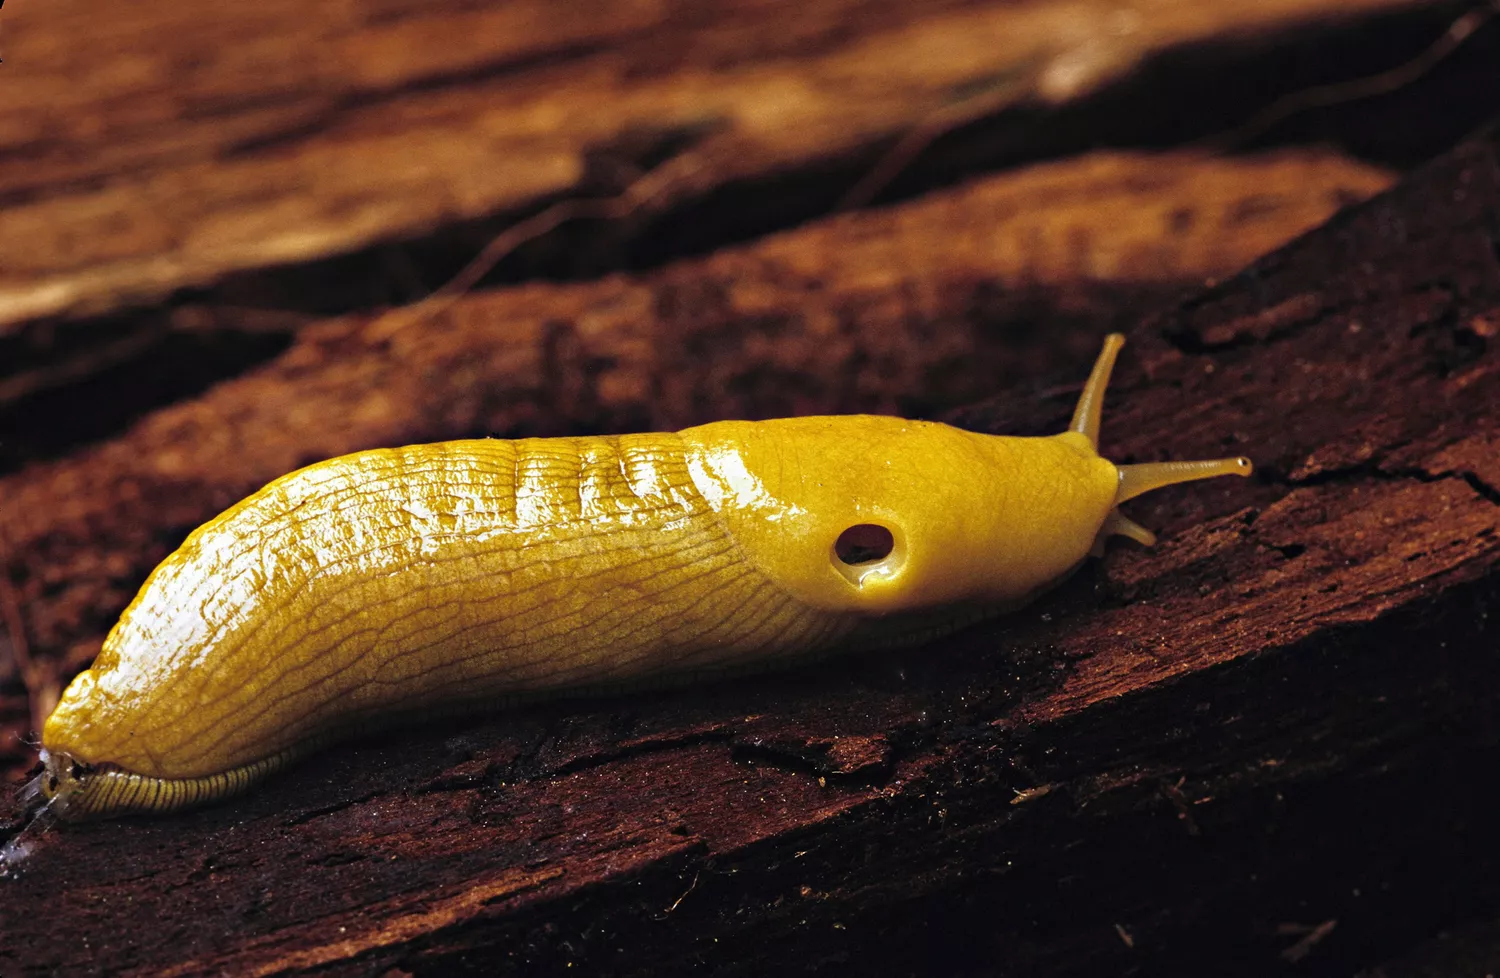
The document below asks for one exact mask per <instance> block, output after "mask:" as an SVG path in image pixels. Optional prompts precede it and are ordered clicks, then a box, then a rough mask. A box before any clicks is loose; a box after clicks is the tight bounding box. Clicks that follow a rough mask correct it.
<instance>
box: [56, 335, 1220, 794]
mask: <svg viewBox="0 0 1500 978" xmlns="http://www.w3.org/2000/svg"><path fill="white" fill-rule="evenodd" d="M1123 342H1124V340H1123V338H1121V337H1119V336H1111V337H1110V338H1109V339H1108V340H1107V341H1106V343H1105V346H1104V350H1103V352H1102V353H1101V354H1100V357H1099V360H1098V362H1097V363H1096V364H1095V367H1094V371H1093V374H1092V375H1091V376H1090V378H1089V381H1088V384H1087V386H1086V387H1085V388H1084V391H1083V395H1082V397H1081V398H1080V400H1079V403H1078V408H1077V411H1076V413H1075V415H1074V417H1073V422H1072V424H1071V425H1070V427H1069V430H1067V431H1065V432H1063V433H1062V434H1059V435H1055V436H1052V437H1048V438H1011V437H1003V436H996V435H983V434H976V433H974V432H970V431H964V430H961V429H958V428H953V427H949V426H948V425H943V424H934V423H931V422H924V421H904V420H901V419H899V418H890V417H874V416H868V415H856V416H848V417H812V418H786V419H782V420H776V421H761V422H742V421H725V422H718V423H715V424H707V425H702V426H700V427H696V428H688V429H686V430H684V431H680V432H677V433H675V434H641V435H622V436H618V437H591V438H533V439H521V440H516V441H504V440H495V439H491V440H474V441H455V442H444V443H441V444H435V445H417V446H411V447H407V448H395V449H377V450H374V451H365V452H357V453H355V454H352V455H345V456H343V457H341V458H335V459H331V460H329V461H326V462H320V463H318V464H316V465H312V466H309V467H307V468H304V469H301V470H299V471H297V472H293V473H291V474H290V475H286V476H283V477H282V478H280V479H277V480H276V481H274V482H272V483H271V484H270V485H268V486H266V487H265V488H264V489H262V490H260V491H259V492H257V493H255V494H254V495H252V496H250V497H249V498H248V499H245V500H243V501H242V502H240V503H238V504H237V505H235V506H233V507H231V508H230V509H229V510H227V511H226V512H224V513H222V514H221V515H219V516H217V517H215V518H214V519H212V520H210V521H209V522H207V523H205V524H204V525H203V526H201V527H199V528H198V529H197V530H195V531H194V532H193V533H192V534H191V535H190V536H189V537H188V538H187V540H186V542H184V543H183V545H182V547H181V548H180V549H178V550H177V551H176V552H175V553H173V554H172V555H171V556H169V557H167V559H166V560H164V561H163V562H162V563H161V565H160V566H159V567H157V568H156V570H155V571H154V572H152V574H151V576H150V577H149V578H148V579H147V580H146V583H145V585H144V586H143V587H142V588H141V591H140V593H139V594H137V595H136V598H135V600H134V601H132V602H131V604H130V606H129V607H128V608H126V609H125V612H124V614H123V615H121V617H120V620H119V622H118V624H116V625H115V627H114V629H113V630H112V631H111V632H110V633H109V636H108V638H106V639H105V642H104V647H103V650H102V651H101V652H100V653H99V657H98V659H97V660H96V661H95V662H94V664H93V666H92V667H91V668H89V669H88V670H87V671H85V672H83V673H82V674H81V675H79V676H78V677H77V678H76V679H74V680H73V682H72V684H71V685H70V686H69V687H68V689H67V691H66V692H65V693H64V694H63V696H62V700H61V702H59V703H58V706H57V709H56V711H54V712H53V714H52V716H51V717H50V718H49V719H48V720H47V723H46V727H45V730H44V732H43V734H42V746H43V752H42V753H43V758H44V761H45V769H44V771H43V773H42V775H41V777H40V785H39V788H40V792H41V794H42V796H43V797H45V798H47V799H49V805H50V808H51V810H52V811H53V812H54V813H55V814H57V815H58V816H60V817H63V818H68V819H79V818H90V817H103V816H110V815H119V814H125V813H130V812H166V811H173V810H176V809H180V808H184V807H187V806H190V805H195V804H199V803H202V802H207V801H211V800H214V799H218V798H223V797H226V796H228V795H230V794H233V793H236V792H238V791H241V790H243V789H245V788H246V787H248V786H249V785H251V784H252V783H253V782H255V781H257V780H259V779H260V778H262V777H264V776H265V775H267V774H268V773H270V772H272V771H274V770H276V769H278V768H280V767H282V766H283V765H284V764H286V763H287V762H288V761H289V760H290V759H292V758H293V757H296V756H297V755H300V754H303V753H305V752H306V751H308V750H310V749H312V748H313V747H315V746H317V745H320V744H324V743H326V742H328V741H329V740H331V739H334V738H337V737H340V736H344V735H347V734H349V733H350V732H352V731H355V730H359V729H364V728H369V727H372V726H379V725H385V724H388V723H391V722H393V721H394V720H397V719H400V718H403V717H412V716H422V715H431V714H433V713H435V712H452V711H455V710H463V709H482V708H484V707H486V706H493V705H495V704H496V703H501V702H506V701H512V700H515V699H518V698H524V697H529V696H539V695H547V694H557V693H562V692H570V691H579V690H599V689H610V688H623V687H630V686H640V685H645V684H650V683H654V682H665V681H674V680H673V677H676V680H682V679H684V678H692V677H695V676H699V675H708V674H714V673H724V672H732V671H736V670H749V669H759V668H768V667H771V666H774V665H776V664H779V663H782V662H786V661H789V660H796V659H805V658H808V657H811V656H816V655H819V654H826V653H829V652H832V651H836V650H839V649H842V648H870V647H874V646H876V645H892V644H902V643H910V642H915V641H918V640H920V639H922V638H926V637H930V636H932V635H934V634H937V633H939V632H942V631H946V630H951V629H953V628H956V627H958V626H960V625H963V624H966V623H968V622H971V621H974V620H975V619H977V618H980V617H983V616H985V615H988V614H994V613H997V612H999V611H1003V610H1006V609H1009V608H1014V607H1016V606H1017V605H1019V604H1021V603H1024V602H1025V601H1027V600H1028V599H1030V598H1031V597H1033V596H1035V595H1036V594H1037V593H1038V592H1040V591H1042V590H1044V589H1046V588H1048V587H1049V586H1051V585H1053V584H1056V583H1057V582H1058V581H1060V580H1062V579H1063V578H1065V577H1066V576H1067V575H1068V574H1069V573H1070V572H1071V571H1072V570H1073V569H1074V568H1076V567H1077V566H1078V565H1079V564H1080V563H1081V562H1082V561H1083V560H1084V558H1085V557H1086V556H1088V555H1089V554H1090V553H1091V552H1092V553H1095V554H1097V553H1099V552H1101V548H1102V545H1103V542H1104V539H1105V538H1106V537H1107V536H1109V535H1111V534H1123V535H1125V536H1129V537H1132V538H1134V539H1136V540H1139V541H1141V542H1142V543H1146V544H1150V543H1151V542H1152V541H1153V537H1152V535H1151V534H1150V533H1149V532H1148V531H1146V530H1144V529H1142V528H1141V527H1140V526H1138V525H1136V524H1135V523H1132V522H1131V521H1130V520H1128V519H1127V518H1125V517H1124V516H1122V515H1121V514H1120V513H1119V512H1118V511H1117V510H1116V508H1115V507H1116V506H1117V505H1118V504H1119V503H1121V502H1123V501H1124V500H1127V499H1130V498H1132V497H1134V496H1137V495H1139V494H1140V493H1142V492H1146V491H1149V490H1151V489H1155V488H1158V487H1160V486H1165V485H1170V484H1174V483H1178V482H1186V481H1189V480H1193V479H1202V478H1208V477H1211V476H1217V475H1247V474H1249V472H1250V463H1249V461H1248V460H1246V459H1243V458H1236V459H1221V460H1217V461H1206V462H1166V463H1157V464H1143V465H1124V466H1116V465H1114V464H1112V463H1110V462H1109V461H1107V460H1105V459H1103V458H1101V457H1100V456H1099V454H1098V453H1097V451H1096V446H1097V442H1098V428H1099V412H1100V406H1101V401H1102V397H1103V393H1104V388H1105V386H1106V384H1107V383H1108V379H1109V374H1110V371H1111V369H1112V367H1113V364H1114V359H1115V355H1116V354H1117V352H1118V350H1119V348H1120V345H1121V344H1122V343H1123Z"/></svg>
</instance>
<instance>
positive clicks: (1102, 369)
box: [1068, 333, 1125, 451]
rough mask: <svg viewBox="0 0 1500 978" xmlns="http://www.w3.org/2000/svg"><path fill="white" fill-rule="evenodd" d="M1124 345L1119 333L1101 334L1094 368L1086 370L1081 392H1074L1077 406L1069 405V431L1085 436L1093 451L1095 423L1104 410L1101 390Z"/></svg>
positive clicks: (1098, 421)
mask: <svg viewBox="0 0 1500 978" xmlns="http://www.w3.org/2000/svg"><path fill="white" fill-rule="evenodd" d="M1124 345H1125V337H1124V336H1123V335H1121V334H1120V333H1110V334H1109V335H1108V336H1106V337H1105V338H1104V349H1102V350H1100V351H1099V359H1097V360H1095V361H1094V369H1093V370H1091V371H1089V379H1088V381H1087V382H1086V383H1085V384H1084V385H1083V393H1082V394H1080V395H1079V396H1078V406H1077V407H1075V408H1074V409H1073V421H1072V422H1071V423H1070V424H1069V425H1068V430H1069V431H1076V432H1078V433H1079V434H1080V435H1082V436H1083V437H1085V438H1087V439H1088V440H1089V444H1090V445H1092V446H1093V447H1094V449H1095V451H1097V450H1098V448H1099V423H1100V418H1101V417H1102V416H1103V414H1104V392H1105V390H1106V389H1108V387H1109V377H1110V375H1111V374H1112V373H1114V370H1115V359H1116V358H1117V357H1118V356H1119V355H1120V348H1121V347H1123V346H1124Z"/></svg>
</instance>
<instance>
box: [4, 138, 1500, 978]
mask: <svg viewBox="0 0 1500 978" xmlns="http://www.w3.org/2000/svg"><path fill="white" fill-rule="evenodd" d="M1497 331H1500V139H1497V137H1496V136H1495V135H1493V134H1491V135H1488V136H1485V137H1483V138H1481V139H1479V140H1477V141H1475V142H1472V143H1470V144H1468V145H1466V146H1465V147H1463V148H1461V149H1459V150H1458V151H1456V152H1454V153H1452V154H1450V155H1449V156H1447V157H1446V158H1444V159H1441V160H1439V161H1437V162H1436V163H1434V164H1432V165H1431V166H1429V167H1427V168H1425V169H1423V170H1422V171H1421V172H1419V173H1418V174H1417V175H1416V176H1415V177H1413V178H1411V179H1410V180H1408V181H1406V182H1405V183H1404V184H1403V185H1402V186H1400V187H1398V188H1397V189H1396V190H1395V191H1394V192H1392V193H1390V194H1388V195H1385V196H1382V197H1380V198H1377V199H1376V200H1375V201H1373V202H1372V203H1370V204H1368V205H1365V206H1363V207H1361V208H1360V209H1358V210H1357V211H1355V212H1353V213H1350V214H1346V215H1344V216H1341V217H1339V218H1337V219H1335V220H1334V221H1332V222H1331V223H1330V224H1328V225H1327V226H1325V227H1323V228H1321V229H1319V230H1318V231H1316V232H1314V233H1312V234H1310V235H1308V236H1307V237H1304V238H1302V239H1300V240H1299V241H1297V242H1295V243H1294V244H1292V245H1291V246H1289V247H1287V248H1285V249H1283V250H1281V251H1278V252H1275V253H1273V254H1272V255H1270V256H1268V257H1267V258H1265V259H1263V260H1261V261H1259V262H1257V263H1256V264H1254V265H1253V266H1251V267H1250V268H1249V269H1248V270H1246V271H1245V272H1244V273H1242V274H1240V275H1238V276H1235V277H1234V278H1233V279H1230V280H1229V281H1227V282H1225V283H1223V284H1222V285H1219V286H1217V287H1214V288H1212V289H1209V290H1208V291H1206V292H1203V293H1201V294H1199V295H1197V296H1195V297H1193V298H1191V299H1188V300H1187V301H1185V302H1183V303H1181V304H1178V305H1176V306H1175V307H1173V308H1172V309H1171V310H1170V311H1168V312H1166V313H1164V314H1162V315H1159V316H1157V317H1155V318H1153V319H1151V320H1150V321H1148V322H1146V323H1145V324H1143V325H1142V326H1141V327H1140V328H1139V329H1137V330H1135V331H1134V334H1133V339H1134V345H1133V347H1132V348H1131V351H1132V352H1131V356H1130V357H1129V358H1128V359H1127V363H1126V364H1125V369H1124V371H1123V373H1122V376H1121V378H1120V383H1119V384H1118V385H1117V387H1116V389H1115V391H1114V392H1113V397H1112V400H1111V403H1110V408H1109V413H1108V415H1107V418H1108V421H1107V444H1108V448H1109V450H1110V452H1111V454H1112V455H1113V456H1114V457H1117V458H1122V459H1132V458H1147V457H1151V458H1155V457H1167V456H1194V455H1199V454H1204V453H1210V452H1225V451H1227V452H1240V451H1243V452H1246V453H1248V454H1250V455H1252V456H1254V457H1255V458H1256V460H1257V461H1258V462H1259V463H1260V466H1261V469H1260V472H1261V474H1260V477H1259V478H1258V479H1256V480H1254V481H1253V482H1251V483H1248V484H1246V483H1240V482H1237V481H1235V482H1231V483H1228V484H1208V485H1204V486H1199V487H1194V488H1191V489H1186V488H1185V489H1183V490H1180V491H1177V492H1173V493H1170V494H1163V496H1162V497H1161V498H1160V499H1159V501H1155V502H1151V503H1147V504H1145V505H1142V506H1140V507H1137V508H1136V510H1135V513H1136V515H1137V516H1138V518H1140V519H1141V520H1142V521H1143V522H1145V523H1147V524H1148V525H1151V526H1153V527H1157V528H1159V529H1161V530H1162V531H1163V534H1164V540H1163V542H1162V544H1161V545H1160V546H1158V547H1157V548H1156V549H1155V550H1152V551H1141V550H1133V549H1127V548H1123V547H1122V548H1117V549H1116V550H1115V551H1114V552H1112V553H1111V554H1110V556H1109V558H1108V559H1107V560H1105V561H1104V562H1103V563H1102V564H1100V565H1098V566H1095V567H1092V568H1090V569H1089V570H1088V571H1087V572H1085V573H1084V574H1082V575H1080V576H1079V577H1078V578H1076V579H1075V580H1074V581H1073V582H1071V583H1070V584H1068V585H1067V586H1065V587H1064V588H1063V589H1062V590H1060V591H1059V592H1057V593H1055V594H1053V595H1052V596H1050V597H1048V598H1047V599H1045V600H1044V601H1043V602H1041V603H1039V604H1037V605H1036V606H1035V607H1034V608H1033V609H1031V610H1029V611H1025V612H1022V613H1020V614H1018V615H1016V616H1013V617H1011V618H1008V619H1005V620H1003V621H1001V622H998V623H995V624H992V625H987V626H983V627H979V628H975V629H972V630H970V631H968V632H966V633H964V634H963V635H961V636H958V637H956V638H954V639H951V640H948V641H944V642H940V643H938V644H937V645H934V646H932V647H930V648H927V649H924V650H919V651H916V652H912V653H907V654H896V655H890V656H853V657H849V658H845V659H842V660H840V661H837V662H832V663H829V664H827V665H825V666H822V667H819V668H816V669H808V670H801V671H799V672H796V673H791V674H785V675H781V676H775V677H766V678H764V679H759V680H754V681H740V682H736V683H733V684H724V685H719V686H715V687H710V688H701V689H694V690H685V691H681V692H677V693H670V694H653V695H642V696H636V697H630V698H626V699H621V700H611V701H600V702H595V703H589V704H556V705H551V706H544V707H538V708H535V709H530V710H525V711H521V712H518V713H516V714H513V715H509V716H506V717H503V718H498V719H494V720H490V721H486V722H477V723H471V724H461V725H450V726H442V727H431V728H422V729H416V730H406V731H401V732H398V733H393V734H391V735H389V736H387V737H385V738H383V739H379V740H375V741H368V742H364V743H361V744H358V745H351V746H348V747H345V748H342V749H339V750H335V751H331V752H329V753H327V754H324V755H322V756H321V757H319V758H316V759H314V760H311V761H308V762H307V763H304V764H302V765H300V766H299V767H298V768H296V769H295V770H294V771H292V772H291V773H289V774H287V775H285V776H284V777H281V778H278V779H276V780H275V781H273V782H271V783H269V784H267V785H266V786H265V788H264V789H263V790H261V791H259V792H257V793H256V794H254V795H253V796H251V797H248V798H246V799H244V800H243V801H241V802H237V803H235V804H232V805H225V806H222V807H220V808H217V809H212V810H207V811H203V812H200V813H196V814H191V815H184V816H181V817H176V818H171V819H161V820H156V821H136V822H123V823H116V824H103V825H94V826H81V827H68V828H67V829H66V830H64V831H58V832H55V833H53V834H51V835H48V836H45V837H42V838H40V839H38V840H37V841H36V843H35V851H34V853H33V854H32V856H31V858H30V860H29V862H28V864H27V866H26V872H25V873H24V875H23V876H22V877H21V878H20V879H18V880H13V881H11V882H9V883H8V884H7V890H6V893H5V899H4V901H3V903H0V914H4V919H3V920H0V924H3V927H4V931H5V933H7V934H17V933H24V934H26V935H27V940H25V941H24V942H16V941H7V942H6V945H5V948H4V951H3V952H0V953H3V954H5V955H6V956H7V957H6V958H5V959H3V960H4V961H5V963H6V965H7V967H9V968H10V969H11V970H14V971H17V972H24V971H37V972H42V971H48V970H56V969H58V968H64V967H71V968H74V969H78V970H88V969H89V967H91V966H92V967H95V968H102V967H104V966H105V965H106V963H107V965H108V967H111V968H113V969H117V970H122V971H126V972H130V971H133V970H136V971H143V972H144V971H149V972H153V973H167V974H198V973H218V972H223V971H230V972H236V973H299V972H311V971H318V972H319V973H324V974H327V973H334V974H339V973H348V974H379V973H382V972H384V971H386V970H387V969H397V970H398V971H404V972H409V973H417V974H421V973H439V972H442V973H455V972H460V973H469V972H473V973H494V972H496V971H505V970H514V971H518V972H526V973H533V972H535V971H538V970H551V969H558V970H561V969H562V968H563V967H565V966H567V965H575V966H579V967H584V968H587V969H590V970H596V971H609V972H613V973H640V972H645V971H653V972H657V973H659V972H660V971H662V970H686V969H688V968H691V967H697V966H701V965H702V964H705V963H707V964H712V965H713V966H715V967H716V968H719V969H721V970H725V971H728V972H730V973H750V974H761V973H767V972H770V971H773V970H785V969H787V968H789V967H790V968H804V969H806V968H812V967H815V966H817V965H819V964H830V965H837V966H838V967H840V968H841V969H849V970H872V971H878V972H881V973H898V972H902V971H905V970H927V969H929V968H932V967H933V966H934V962H935V961H938V960H941V961H942V963H943V966H944V968H945V970H958V971H963V970H965V969H968V970H973V971H976V972H978V971H985V972H993V971H995V970H999V971H1002V972H1008V973H1016V974H1073V973H1093V972H1097V971H1098V970H1099V969H1105V968H1108V969H1114V970H1123V969H1125V968H1127V967H1143V968H1146V969H1148V970H1157V971H1161V970H1170V971H1172V972H1174V973H1192V971H1193V969H1195V968H1197V969H1202V968H1205V967H1210V966H1212V967H1214V969H1215V970H1216V971H1217V972H1218V973H1244V974H1251V973H1263V972H1264V970H1265V969H1267V968H1269V967H1272V966H1275V965H1277V964H1278V963H1284V962H1285V961H1287V960H1291V959H1294V958H1295V959H1298V960H1303V961H1309V962H1312V961H1315V962H1317V968H1318V969H1319V972H1318V973H1336V972H1339V971H1343V972H1345V973H1347V971H1349V970H1354V969H1355V968H1358V967H1360V966H1362V965H1368V964H1371V963H1375V962H1378V961H1379V960H1380V958H1379V957H1374V956H1373V955H1378V954H1380V953H1382V952H1383V951H1385V950H1388V949H1391V948H1393V947H1401V946H1404V945H1405V944H1409V943H1411V942H1412V941H1414V940H1415V939H1417V938H1418V937H1420V936H1422V935H1423V934H1424V933H1428V932H1430V929H1431V928H1432V927H1433V925H1434V923H1435V921H1436V920H1438V919H1440V918H1441V917H1442V915H1443V912H1444V907H1442V906H1441V902H1442V901H1441V900H1438V899H1434V898H1433V897H1432V896H1431V894H1432V893H1433V892H1434V890H1433V888H1434V887H1439V886H1440V885H1441V886H1442V887H1446V888H1448V889H1447V890H1445V892H1454V890H1455V889H1460V890H1462V891H1463V892H1465V893H1469V894H1476V893H1477V894H1481V895H1482V894H1484V893H1486V892H1488V893H1489V895H1490V896H1489V899H1493V895H1494V894H1493V889H1492V888H1489V889H1486V886H1487V884H1485V883H1484V881H1485V880H1489V879H1492V878H1493V875H1494V870H1495V868H1496V865H1495V864H1496V862H1497V859H1500V850H1497V849H1496V848H1495V847H1494V845H1493V843H1492V842H1491V841H1490V839H1489V837H1488V835H1489V833H1488V827H1489V825H1490V820H1489V818H1488V815H1487V813H1488V812H1489V811H1490V810H1491V807H1492V805H1493V803H1494V797H1493V796H1494V789H1493V786H1492V779H1489V778H1487V777H1484V776H1483V775H1482V773H1481V772H1483V771H1485V770H1489V769H1492V765H1493V763H1494V761H1495V759H1496V753H1497V744H1496V729H1495V726H1494V722H1493V719H1492V718H1493V716H1494V708H1495V699H1496V692H1495V691H1496V689H1500V686H1497V685H1496V680H1497V678H1500V677H1497V675H1496V672H1497V668H1496V660H1495V658H1494V654H1493V650H1494V648H1495V642H1496V639H1497V637H1500V636H1497V629H1500V618H1497V616H1496V614H1495V609H1496V607H1497V606H1500V605H1497V599H1500V572H1497V568H1500V450H1497V449H1500V418H1497V415H1496V408H1497V405H1500V357H1497V352H1496V345H1495V342H1494V338H1495V336H1496V335H1497ZM1042 393H1043V395H1044V396H1042V397H1040V398H1038V397H1037V396H1036V394H1037V392H1036V391H1028V392H1018V393H1017V395H1016V396H1015V397H1012V398H1009V399H1006V400H999V401H993V402H989V403H987V404H985V405H982V406H980V407H978V408H975V409H973V410H970V411H967V412H964V414H963V415H962V417H961V418H960V419H959V420H962V421H963V422H965V423H967V424H970V425H975V426H978V427H982V428H985V429H987V430H998V429H1002V428H1003V429H1007V430H1018V429H1019V430H1022V431H1030V430H1048V429H1052V428H1055V427H1056V426H1058V425H1060V424H1061V423H1062V422H1063V421H1064V420H1065V417H1066V414H1067V409H1068V403H1067V402H1068V399H1069V395H1070V394H1071V393H1072V390H1071V389H1065V390H1053V391H1046V392H1042ZM1414 839H1421V840H1422V843H1421V844H1420V845H1418V844H1415V843H1414V842H1413V841H1412V840H1414ZM1481 905H1482V904H1476V903H1472V902H1471V903H1469V904H1466V906H1467V907H1469V908H1470V909H1472V908H1475V907H1477V906H1481ZM43 907H45V908H46V910H45V912H42V908H43ZM122 907H128V908H129V909H128V910H124V909H121V908H122ZM1398 908H1400V909H1401V910H1402V911H1404V912H1401V913H1397V912H1395V911H1396V910H1397V909H1398ZM1447 910H1448V911H1449V912H1450V913H1451V912H1452V911H1453V908H1451V907H1449V908H1447ZM143 921H149V922H150V929H149V930H146V929H145V928H144V926H143V925H142V922H143ZM84 941H86V944H85V943H83V942H84Z"/></svg>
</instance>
